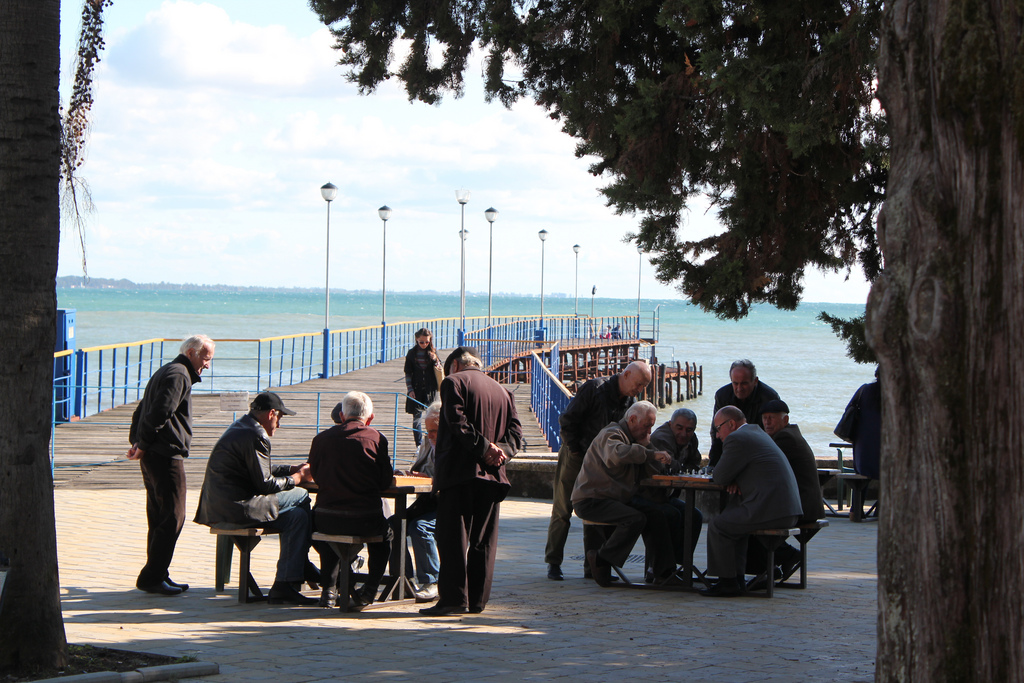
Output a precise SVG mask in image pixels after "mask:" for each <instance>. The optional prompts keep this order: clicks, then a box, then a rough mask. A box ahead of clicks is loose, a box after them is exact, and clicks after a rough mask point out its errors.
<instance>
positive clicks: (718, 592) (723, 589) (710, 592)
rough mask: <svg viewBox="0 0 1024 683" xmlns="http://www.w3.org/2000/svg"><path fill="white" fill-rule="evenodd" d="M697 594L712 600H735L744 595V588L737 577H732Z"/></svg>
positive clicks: (719, 581)
mask: <svg viewBox="0 0 1024 683" xmlns="http://www.w3.org/2000/svg"><path fill="white" fill-rule="evenodd" d="M697 592H698V593H700V594H701V595H706V596H708V597H711V598H734V597H736V596H737V595H741V594H742V593H743V587H742V586H740V582H739V581H738V580H737V579H736V577H731V578H728V579H719V580H718V581H717V582H716V583H715V584H713V585H712V586H711V588H701V589H700V590H699V591H697Z"/></svg>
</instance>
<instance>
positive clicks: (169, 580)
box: [164, 576, 188, 593]
mask: <svg viewBox="0 0 1024 683" xmlns="http://www.w3.org/2000/svg"><path fill="white" fill-rule="evenodd" d="M164 583H167V584H170V585H172V586H174V587H175V588H180V589H181V591H182V592H183V593H184V592H185V591H187V590H188V584H187V583H178V582H177V581H175V580H173V579H172V578H171V577H169V576H168V577H167V578H166V579H164Z"/></svg>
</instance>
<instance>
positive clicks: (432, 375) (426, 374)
mask: <svg viewBox="0 0 1024 683" xmlns="http://www.w3.org/2000/svg"><path fill="white" fill-rule="evenodd" d="M432 337H433V335H432V334H431V332H430V330H428V329H427V328H425V327H421V328H420V329H419V330H417V331H416V346H414V347H412V348H411V349H409V353H407V354H405V388H406V393H407V394H408V396H409V398H407V399H406V400H405V412H407V413H409V414H410V415H412V428H413V436H414V437H415V438H416V445H417V446H419V445H420V440H421V435H420V416H421V415H422V413H423V410H424V409H425V408H426V407H427V406H428V405H430V404H431V403H433V401H434V399H435V398H437V388H438V387H439V386H440V385H441V380H442V379H444V370H443V369H442V367H441V359H440V358H438V357H437V351H436V350H435V349H434V343H433V341H432Z"/></svg>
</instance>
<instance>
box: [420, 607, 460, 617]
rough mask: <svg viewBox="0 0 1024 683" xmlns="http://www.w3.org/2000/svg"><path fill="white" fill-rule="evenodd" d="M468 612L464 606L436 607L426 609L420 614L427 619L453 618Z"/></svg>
mask: <svg viewBox="0 0 1024 683" xmlns="http://www.w3.org/2000/svg"><path fill="white" fill-rule="evenodd" d="M467 611H468V610H467V609H466V608H465V607H463V606H462V605H434V606H433V607H424V608H423V609H421V610H420V614H422V615H423V616H425V617H453V616H456V615H458V614H465V613H466V612H467Z"/></svg>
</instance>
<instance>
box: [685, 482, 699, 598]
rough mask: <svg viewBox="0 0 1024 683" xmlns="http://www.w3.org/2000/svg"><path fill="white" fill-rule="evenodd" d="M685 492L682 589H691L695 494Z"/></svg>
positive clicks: (693, 492) (690, 490) (692, 491)
mask: <svg viewBox="0 0 1024 683" xmlns="http://www.w3.org/2000/svg"><path fill="white" fill-rule="evenodd" d="M684 490H685V491H686V512H685V513H684V514H683V545H684V546H685V547H684V548H683V559H684V560H685V561H686V562H685V566H684V567H683V587H684V588H693V506H694V505H696V504H697V492H696V491H695V490H694V489H684Z"/></svg>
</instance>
